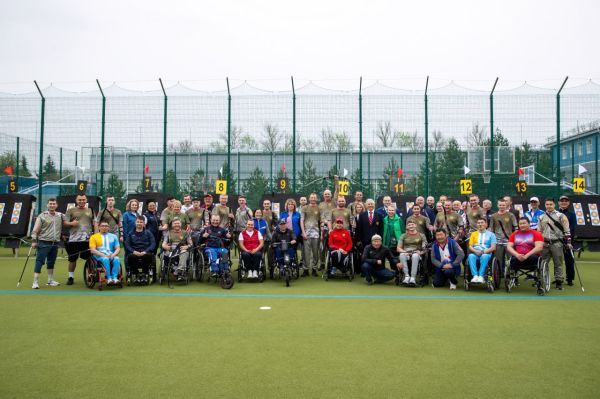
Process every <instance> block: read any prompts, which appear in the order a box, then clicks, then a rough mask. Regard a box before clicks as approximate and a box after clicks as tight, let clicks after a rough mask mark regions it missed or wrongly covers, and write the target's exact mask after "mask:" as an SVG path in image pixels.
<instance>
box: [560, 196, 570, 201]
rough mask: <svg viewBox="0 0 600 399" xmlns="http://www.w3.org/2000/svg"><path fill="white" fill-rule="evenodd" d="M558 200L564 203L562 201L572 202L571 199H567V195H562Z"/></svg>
mask: <svg viewBox="0 0 600 399" xmlns="http://www.w3.org/2000/svg"><path fill="white" fill-rule="evenodd" d="M558 200H559V201H562V200H567V201H570V199H569V197H567V196H566V195H561V196H560V198H559V199H558Z"/></svg>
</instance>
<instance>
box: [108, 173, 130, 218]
mask: <svg viewBox="0 0 600 399" xmlns="http://www.w3.org/2000/svg"><path fill="white" fill-rule="evenodd" d="M105 192H106V194H107V195H109V194H110V195H114V197H115V207H117V208H119V209H125V201H126V194H127V190H126V189H125V186H124V185H123V182H122V181H121V180H119V176H118V175H117V174H116V173H111V174H110V176H109V177H108V181H107V182H106V187H105Z"/></svg>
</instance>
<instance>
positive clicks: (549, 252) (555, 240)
mask: <svg viewBox="0 0 600 399" xmlns="http://www.w3.org/2000/svg"><path fill="white" fill-rule="evenodd" d="M545 205H546V212H545V213H543V214H542V215H541V216H540V217H539V219H538V231H539V232H540V233H542V236H543V237H544V250H543V251H542V259H544V260H548V259H550V257H552V262H553V263H554V278H555V282H556V289H557V290H559V291H561V290H562V289H563V286H562V285H563V279H564V276H563V263H564V260H565V254H564V252H565V250H567V249H569V250H570V249H571V230H570V228H569V220H568V219H567V217H566V216H565V215H563V214H562V213H560V212H558V211H557V210H556V209H555V207H556V203H555V202H554V199H553V198H546V204H545Z"/></svg>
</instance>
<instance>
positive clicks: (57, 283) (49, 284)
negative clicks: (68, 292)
mask: <svg viewBox="0 0 600 399" xmlns="http://www.w3.org/2000/svg"><path fill="white" fill-rule="evenodd" d="M46 285H48V286H50V287H58V286H59V285H60V283H59V282H58V281H54V280H51V281H48V282H47V283H46Z"/></svg>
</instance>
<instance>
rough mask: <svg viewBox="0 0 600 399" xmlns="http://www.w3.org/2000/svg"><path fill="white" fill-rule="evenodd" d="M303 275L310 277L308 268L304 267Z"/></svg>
mask: <svg viewBox="0 0 600 399" xmlns="http://www.w3.org/2000/svg"><path fill="white" fill-rule="evenodd" d="M302 277H308V269H304V271H303V272H302Z"/></svg>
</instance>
